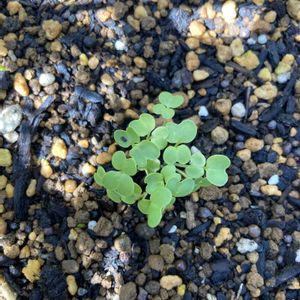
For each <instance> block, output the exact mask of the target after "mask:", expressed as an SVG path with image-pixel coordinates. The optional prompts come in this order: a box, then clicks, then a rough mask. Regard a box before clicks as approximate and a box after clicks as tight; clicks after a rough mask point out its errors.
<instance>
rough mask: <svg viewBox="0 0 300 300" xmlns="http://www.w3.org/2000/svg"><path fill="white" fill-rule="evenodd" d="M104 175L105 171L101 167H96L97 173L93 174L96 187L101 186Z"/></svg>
mask: <svg viewBox="0 0 300 300" xmlns="http://www.w3.org/2000/svg"><path fill="white" fill-rule="evenodd" d="M104 174H105V170H104V168H103V167H101V166H100V167H98V169H97V172H96V173H95V174H94V180H95V181H96V183H97V184H98V185H100V186H101V185H102V180H103V176H104Z"/></svg>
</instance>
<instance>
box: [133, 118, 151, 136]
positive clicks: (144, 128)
mask: <svg viewBox="0 0 300 300" xmlns="http://www.w3.org/2000/svg"><path fill="white" fill-rule="evenodd" d="M128 126H129V127H131V128H132V129H133V130H134V131H135V132H136V133H137V135H138V136H140V137H144V136H147V135H148V134H150V132H151V131H152V130H153V129H154V128H155V119H154V117H153V116H151V115H150V114H146V113H144V114H141V116H140V118H139V119H138V120H134V121H131V122H130V123H129V125H128Z"/></svg>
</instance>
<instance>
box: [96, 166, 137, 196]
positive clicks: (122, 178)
mask: <svg viewBox="0 0 300 300" xmlns="http://www.w3.org/2000/svg"><path fill="white" fill-rule="evenodd" d="M102 182H103V186H104V187H105V188H106V189H107V190H111V191H115V192H117V193H118V194H120V195H121V196H125V197H126V196H129V195H132V194H133V192H134V182H133V180H132V178H131V177H130V176H129V175H127V174H125V173H122V172H117V171H109V172H107V173H105V175H104V176H103V180H102Z"/></svg>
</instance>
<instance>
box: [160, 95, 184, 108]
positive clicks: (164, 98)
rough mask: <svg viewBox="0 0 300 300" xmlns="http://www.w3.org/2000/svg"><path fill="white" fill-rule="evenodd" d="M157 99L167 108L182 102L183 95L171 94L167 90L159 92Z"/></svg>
mask: <svg viewBox="0 0 300 300" xmlns="http://www.w3.org/2000/svg"><path fill="white" fill-rule="evenodd" d="M158 99H159V102H160V103H162V104H163V105H165V106H166V107H169V108H177V107H179V106H180V105H181V104H182V103H183V102H184V98H183V96H180V95H172V94H171V93H169V92H161V93H160V94H159V96H158Z"/></svg>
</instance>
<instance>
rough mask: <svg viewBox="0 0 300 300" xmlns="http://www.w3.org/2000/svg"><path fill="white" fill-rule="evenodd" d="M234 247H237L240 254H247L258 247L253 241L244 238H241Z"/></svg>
mask: <svg viewBox="0 0 300 300" xmlns="http://www.w3.org/2000/svg"><path fill="white" fill-rule="evenodd" d="M236 246H237V250H238V251H239V252H240V253H242V254H244V253H248V252H253V251H255V250H256V249H257V248H258V245H257V243H256V242H255V241H253V240H249V239H245V238H241V239H240V240H239V241H238V242H237V243H236Z"/></svg>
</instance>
